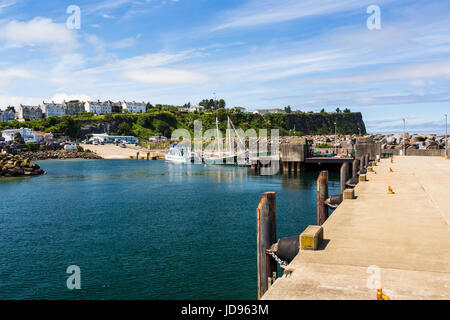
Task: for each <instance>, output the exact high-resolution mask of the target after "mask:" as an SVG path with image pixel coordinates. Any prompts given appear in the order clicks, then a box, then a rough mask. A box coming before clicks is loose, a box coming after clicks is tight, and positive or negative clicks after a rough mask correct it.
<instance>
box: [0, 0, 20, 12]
mask: <svg viewBox="0 0 450 320" xmlns="http://www.w3.org/2000/svg"><path fill="white" fill-rule="evenodd" d="M15 4H16V1H13V0H11V1H7V0H1V1H0V12H2V10H3V9H5V8H8V7H11V6H13V5H15Z"/></svg>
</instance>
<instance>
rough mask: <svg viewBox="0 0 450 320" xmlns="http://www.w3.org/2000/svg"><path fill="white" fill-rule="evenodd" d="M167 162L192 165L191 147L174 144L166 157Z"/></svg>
mask: <svg viewBox="0 0 450 320" xmlns="http://www.w3.org/2000/svg"><path fill="white" fill-rule="evenodd" d="M165 159H166V161H170V162H176V163H191V162H192V152H191V147H189V146H187V145H183V144H173V145H171V146H170V149H169V151H167V153H166V155H165Z"/></svg>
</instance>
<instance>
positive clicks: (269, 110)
mask: <svg viewBox="0 0 450 320" xmlns="http://www.w3.org/2000/svg"><path fill="white" fill-rule="evenodd" d="M253 113H254V114H271V113H284V110H281V109H258V110H255V111H253Z"/></svg>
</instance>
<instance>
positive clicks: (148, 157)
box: [147, 152, 150, 161]
mask: <svg viewBox="0 0 450 320" xmlns="http://www.w3.org/2000/svg"><path fill="white" fill-rule="evenodd" d="M147 161H150V152H147Z"/></svg>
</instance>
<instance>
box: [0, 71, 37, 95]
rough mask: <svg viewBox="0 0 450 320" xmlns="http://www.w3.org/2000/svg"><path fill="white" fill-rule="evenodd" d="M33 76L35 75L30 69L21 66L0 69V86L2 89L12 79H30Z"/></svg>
mask: <svg viewBox="0 0 450 320" xmlns="http://www.w3.org/2000/svg"><path fill="white" fill-rule="evenodd" d="M34 76H35V75H34V74H33V73H32V72H31V71H29V70H27V69H22V68H9V69H4V70H0V87H3V89H4V88H5V87H6V86H8V85H9V84H10V83H11V82H12V81H14V80H20V79H31V78H33V77H34ZM0 90H1V88H0Z"/></svg>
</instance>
